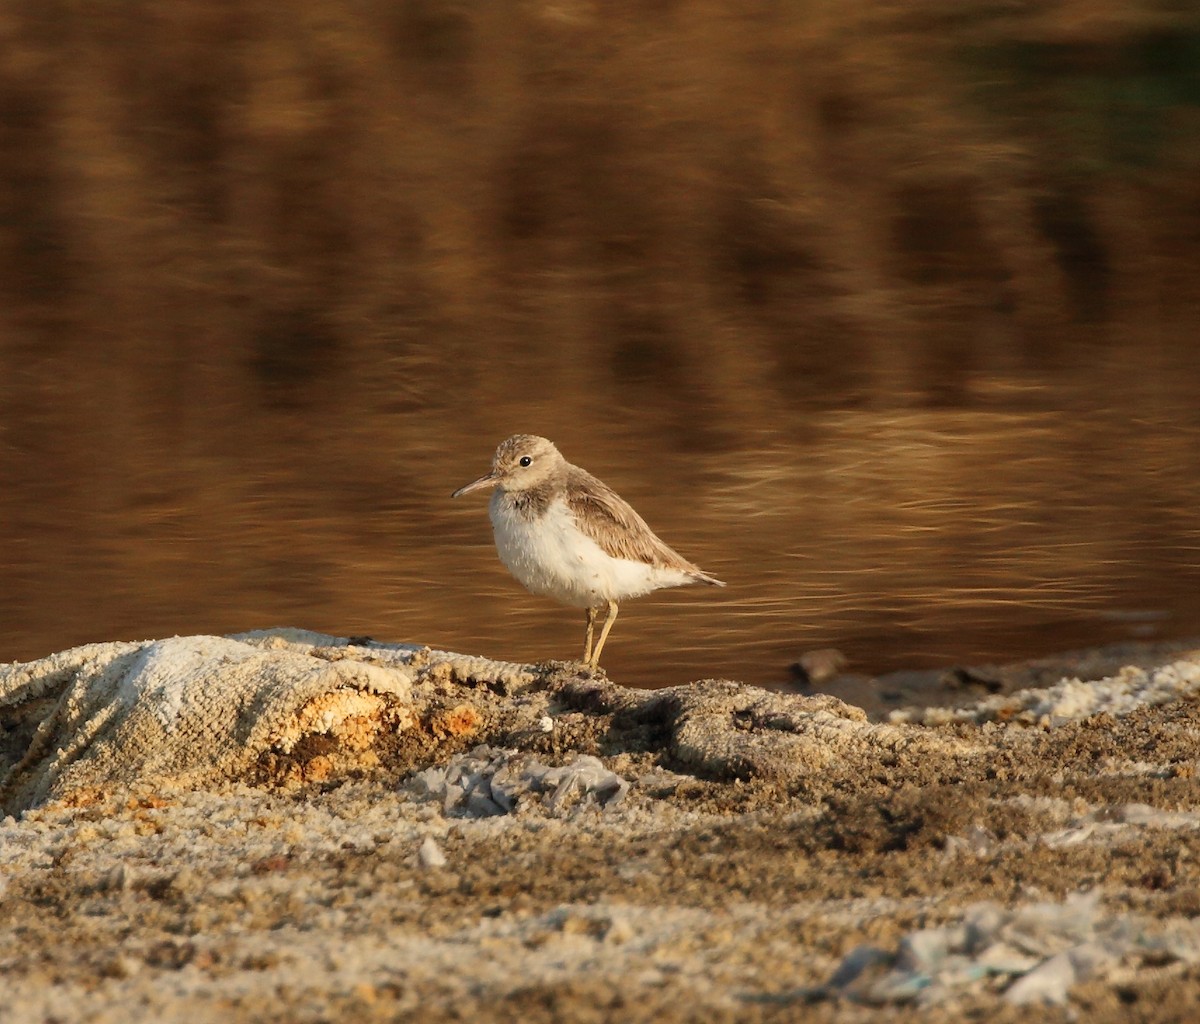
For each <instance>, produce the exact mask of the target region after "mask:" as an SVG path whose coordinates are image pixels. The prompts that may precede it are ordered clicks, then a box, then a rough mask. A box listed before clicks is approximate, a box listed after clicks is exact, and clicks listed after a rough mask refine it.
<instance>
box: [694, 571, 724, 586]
mask: <svg viewBox="0 0 1200 1024" xmlns="http://www.w3.org/2000/svg"><path fill="white" fill-rule="evenodd" d="M688 575H689V576H691V578H692V579H694V580H695V581H696V582H697V583H707V584H708V585H709V586H710V587H723V586H725V581H724V580H719V579H717V578H716V577H715V576H710V575H709V574H708V573H706V572H704V571H703V570H701V569H697V570H696V571H695V572H689V573H688Z"/></svg>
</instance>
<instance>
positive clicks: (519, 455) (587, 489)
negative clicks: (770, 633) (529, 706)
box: [454, 434, 725, 665]
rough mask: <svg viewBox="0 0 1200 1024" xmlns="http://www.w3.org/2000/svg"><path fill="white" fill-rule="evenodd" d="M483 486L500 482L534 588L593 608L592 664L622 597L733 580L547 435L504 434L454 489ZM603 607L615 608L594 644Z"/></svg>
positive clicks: (515, 561) (507, 525)
mask: <svg viewBox="0 0 1200 1024" xmlns="http://www.w3.org/2000/svg"><path fill="white" fill-rule="evenodd" d="M483 487H494V488H495V492H494V493H493V495H492V501H491V505H490V509H489V512H490V515H491V519H492V527H493V529H494V530H495V533H496V547H497V550H498V551H499V553H500V558H501V560H502V561H503V562H504V564H505V565H507V566H508V568H509V571H510V572H512V574H513V575H514V576H516V577H517V579H518V580H520V582H521V583H522V584H524V586H525V587H526V588H527V589H529V590H531V591H532V592H533V593H535V594H545V595H547V596H549V597H553V598H555V599H557V600H559V601H561V602H563V603H564V604H572V605H575V606H577V607H581V608H585V609H587V634H586V639H585V644H584V660H585V661H587V662H588V663H590V664H592V665H596V664H598V663H599V659H600V650H601V648H602V647H603V646H604V641H605V639H606V638H607V637H608V632H609V630H610V629H611V628H612V624H613V621H614V620H615V619H616V616H617V604H618V602H619V601H621V600H624V599H625V598H629V597H638V596H639V595H641V594H647V593H649V592H650V591H652V590H658V589H661V588H663V587H677V586H681V585H684V584H687V583H708V584H711V585H713V586H718V587H723V586H724V585H725V584H724V583H722V582H721V581H720V580H719V579H717V578H716V577H715V576H712V575H710V574H708V573H706V572H704V570H702V569H701V568H700V567H699V566H697V565H694V564H693V563H692V562H689V561H688V560H687V559H686V558H684V557H683V556H682V555H680V554H678V553H677V552H675V551H673V550H672V549H671V548H670V547H668V546H667V545H666V543H664V542H663V541H662V540H661V539H660V538H659V537H658V536H657V535H656V534H655V533H654V531H653V530H651V529H650V527H649V526H647V525H646V521H645V520H644V519H642V517H641V516H639V515H638V514H637V512H635V511H634V510H633V508H632V507H631V506H630V505H629V503H628V502H626V501H625V500H624V499H622V498H621V496H620V495H618V494H617V492H616V491H614V490H613V489H612V488H611V487H609V486H608V485H607V484H606V483H604V482H603V481H602V480H598V479H596V477H594V476H592V475H591V474H590V473H588V472H587V471H586V470H583V469H580V468H579V467H578V466H573V465H572V464H571V463H569V462H567V460H566V459H564V458H563V457H562V455H561V454H560V453H559V451H558V449H557V448H555V447H554V445H553V444H552V443H551V442H550V441H548V440H546V439H545V438H544V437H537V436H536V435H533V434H515V435H513V436H512V437H510V438H508V439H507V440H506V441H503V442H502V443H501V444H500V446H499V447H498V448H497V449H496V454H495V456H494V457H493V459H492V470H491V472H490V473H488V474H486V475H484V476H482V477H480V478H479V479H478V480H475V481H474V482H472V483H470V484H467V485H466V486H465V487H460V488H459V489H458V490H457V491H455V492H454V496H455V497H457V496H458V495H460V494H466V493H467V492H469V491H473V490H478V489H480V488H483ZM600 608H606V609H607V617H606V618H605V621H604V626H603V628H602V630H601V633H600V637H599V639H598V640H597V641H596V643H595V645H594V646H593V643H592V637H593V627H594V625H595V619H596V613H597V611H598V610H599V609H600Z"/></svg>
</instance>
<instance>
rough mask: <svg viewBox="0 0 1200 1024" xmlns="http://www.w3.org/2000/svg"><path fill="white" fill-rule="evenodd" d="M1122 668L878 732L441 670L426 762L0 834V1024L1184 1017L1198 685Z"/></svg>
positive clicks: (75, 813)
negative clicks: (464, 709) (496, 683)
mask: <svg viewBox="0 0 1200 1024" xmlns="http://www.w3.org/2000/svg"><path fill="white" fill-rule="evenodd" d="M1147 660H1148V661H1150V662H1154V661H1155V660H1156V659H1155V658H1142V661H1143V662H1146V661H1147ZM1157 660H1158V661H1161V662H1164V663H1166V662H1169V663H1170V665H1171V667H1170V668H1162V669H1159V670H1157V672H1155V671H1149V672H1145V671H1143V672H1133V671H1131V672H1129V673H1126V674H1125V675H1124V676H1115V677H1112V678H1109V679H1108V680H1106V681H1104V682H1097V683H1088V684H1081V685H1082V686H1083V688H1084V690H1085V691H1087V692H1088V693H1089V694H1090V695H1089V696H1088V697H1087V699H1081V697H1080V691H1079V690H1078V688H1076V689H1070V688H1066V689H1060V690H1055V689H1054V688H1053V685H1050V686H1045V687H1043V688H1042V689H1040V690H1038V691H1036V693H1035V694H1034V696H1032V697H1031V696H1030V693H1031V692H1032V691H1024V692H1022V691H1018V690H1016V689H1014V688H1013V685H1015V683H1014V684H1013V685H1007V684H1006V685H1005V686H992V685H990V684H989V687H990V689H992V690H994V691H998V693H999V695H998V696H997V694H996V693H993V694H992V695H991V696H987V695H984V694H982V693H981V694H978V695H974V696H973V695H972V694H970V693H967V694H964V695H962V696H963V698H964V699H962V700H960V702H959V703H960V706H961V708H962V709H965V710H960V712H959V713H958V714H955V715H949V714H943V715H941V716H940V717H939V716H928V715H926V716H923V715H922V713H919V712H918V713H914V714H912V715H910V718H911V719H913V720H910V721H907V722H902V721H898V720H897V721H896V722H894V723H893V724H890V725H889V724H873V723H871V722H868V721H867V720H866V719H865V718H864V717H863V716H861V714H859V715H857V716H856V715H855V714H854V713H853V709H848V710H847V712H846V713H845V714H842V713H840V712H838V711H837V708H836V707H835V706H834V705H829V706H828V708H827V709H824V710H822V709H821V706H820V701H819V700H818V701H817V703H816V704H814V705H811V708H815V709H816V710H813V711H812V714H813V715H814V716H815V717H814V718H811V719H805V722H807V723H808V724H805V722H801V721H800V712H799V711H798V710H797V709H798V708H800V707H802V705H799V704H788V703H786V701H788V700H801V701H802V700H804V698H788V697H783V696H780V697H779V698H778V699H779V700H780V701H784V703H780V704H774V703H771V701H770V700H766V701H764V700H761V699H760V698H759V696H756V695H761V694H762V691H752V690H750V688H736V687H733V686H732V684H719V683H698V684H695V687H694V688H693V690H694V692H695V693H696V694H701V695H704V696H703V700H699V698H697V700H698V702H697V703H694V704H693V705H689V706H686V707H685V706H684V704H685V703H686V701H684V698H683V697H677V698H676V697H673V698H670V700H669V699H668V698H666V697H661V698H658V700H657V703H655V702H654V700H652V699H651V695H646V694H639V693H634V692H632V691H622V690H621V689H620V688H619V687H613V686H611V684H608V683H606V682H605V681H604V680H602V679H599V680H579V679H576V680H574V681H571V680H570V679H568V678H566V677H565V676H564V675H563V673H562V672H561V671H560V672H559V675H558V676H556V677H555V679H554V680H552V681H551V682H550V683H547V684H546V685H542V684H541V683H539V684H537V685H534V686H531V688H530V689H529V690H528V692H526V693H525V694H523V695H514V694H511V693H510V694H507V695H506V694H500V693H495V692H492V691H490V690H486V689H485V688H481V687H480V686H478V685H477V683H474V684H472V683H470V682H467V681H464V680H462V679H458V678H455V677H454V676H453V675H452V674H450V675H446V674H445V673H443V675H444V676H445V678H442V679H441V681H440V683H439V686H440V687H441V688H442V689H441V692H442V700H443V704H444V705H445V706H446V707H453V706H457V707H461V706H465V705H471V706H474V707H477V708H478V709H479V714H480V718H479V723H478V725H477V727H473V728H472V729H469V730H467V731H466V732H465V733H464V734H463V735H460V736H453V737H451V736H449V734H448V733H446V729H447V728H448V727H447V726H446V722H447V721H448V719H447V718H446V717H445V715H444V713H443V714H442V717H441V718H440V719H438V721H440V722H442V729H443V734H444V735H443V737H442V740H443V741H444V742H443V743H442V745H441V746H437V745H436V744H434V745H431V744H432V740H431V738H430V736H429V734H428V731H427V730H426V731H425V732H422V730H420V729H418V730H417V731H416V733H414V736H413V737H410V740H408V741H406V742H405V743H397V744H396V745H395V746H393V747H392V748H390V749H389V748H388V747H387V746H386V744H384V745H378V748H377V750H376V755H377V759H378V763H377V764H376V766H375V767H373V768H371V769H370V770H366V769H362V770H358V769H353V770H346V771H338V772H332V773H331V772H329V771H328V770H327V768H328V765H329V764H330V763H332V762H331V761H330V756H331V755H330V752H329V751H328V750H322V751H318V750H315V749H311V750H309V751H308V752H307V753H305V752H304V751H302V750H301V751H293V753H292V755H290V757H289V758H277V759H276V760H275V761H272V762H270V763H266V762H260V764H259V769H258V772H257V775H256V777H255V778H253V779H244V780H230V781H227V782H224V783H222V784H217V785H211V786H208V787H204V788H194V787H189V786H176V785H171V784H160V783H158V782H155V781H153V780H143V781H142V782H140V783H139V782H136V781H135V782H132V783H130V782H127V781H125V782H122V783H121V784H120V785H115V786H112V787H100V788H97V789H91V790H79V791H77V792H75V793H74V794H73V795H67V796H66V797H63V798H61V799H57V800H54V801H51V802H48V803H44V804H43V805H41V806H38V807H35V808H33V809H31V810H27V811H25V812H24V813H22V814H19V815H17V816H10V817H8V818H6V819H5V820H4V821H3V822H2V823H0V867H2V871H3V874H2V875H0V879H2V881H0V964H2V965H3V974H4V978H5V983H4V1000H3V1005H4V1013H3V1017H4V1019H5V1020H6V1021H22V1022H23V1021H48V1020H71V1021H85V1020H86V1021H113V1022H116V1021H127V1020H129V1019H133V1018H137V1019H151V1018H154V1019H158V1020H161V1021H175V1020H185V1019H186V1020H187V1021H188V1022H190V1024H198V1022H201V1021H209V1020H212V1021H217V1020H220V1021H230V1020H247V1021H249V1020H281V1021H282V1020H288V1021H320V1020H333V1019H354V1020H393V1019H410V1018H411V1019H421V1020H424V1021H439V1020H471V1019H474V1020H512V1019H516V1018H517V1017H520V1018H522V1019H524V1020H526V1021H530V1022H541V1021H562V1020H571V1021H576V1020H578V1021H590V1020H619V1021H639V1020H646V1021H649V1020H655V1021H683V1020H687V1021H722V1020H781V1021H782V1020H795V1019H800V1018H803V1019H805V1020H828V1021H858V1020H885V1019H886V1020H891V1019H895V1018H896V1016H897V1014H900V1015H903V1016H908V1015H910V1014H911V1015H912V1017H913V1018H914V1019H915V1018H916V1017H918V1016H919V1017H920V1019H922V1020H934V1021H942V1020H944V1021H951V1020H953V1021H960V1020H963V1019H987V1020H999V1021H1005V1020H1012V1021H1016V1020H1025V1019H1027V1018H1028V1015H1029V1012H1030V1008H1029V1004H1030V1003H1032V1004H1034V1005H1037V1006H1039V1007H1044V1009H1039V1010H1038V1012H1039V1013H1040V1014H1042V1015H1043V1016H1044V1018H1045V1019H1060V1018H1061V1019H1064V1020H1065V1019H1068V1018H1069V1017H1070V1016H1071V1015H1073V1014H1085V1015H1086V1019H1088V1020H1089V1021H1110V1020H1111V1021H1117V1020H1121V1021H1126V1020H1129V1019H1131V1017H1132V1018H1133V1019H1137V1020H1142V1021H1169V1020H1179V1019H1184V1018H1186V1017H1187V1016H1188V1014H1190V1013H1191V1012H1193V1009H1194V1007H1195V1006H1196V1005H1197V1004H1198V1003H1200V931H1198V929H1197V926H1196V922H1197V920H1198V919H1200V884H1198V883H1200V868H1198V866H1197V863H1198V860H1200V782H1198V781H1197V778H1196V771H1195V768H1196V758H1197V744H1196V740H1195V737H1196V736H1197V735H1200V704H1198V703H1197V701H1196V699H1195V687H1196V686H1197V685H1200V682H1198V681H1200V666H1198V665H1197V663H1196V661H1195V660H1193V659H1192V658H1191V657H1189V656H1184V655H1180V654H1179V652H1178V651H1177V650H1172V651H1170V652H1169V653H1168V652H1165V651H1164V652H1162V654H1161V657H1160V658H1158V659H1157ZM1193 669H1195V673H1193ZM1013 680H1018V677H1017V676H1013V677H1012V680H1010V682H1012V681H1013ZM1089 688H1090V689H1089ZM1006 689H1007V694H1006V692H1005V690H1006ZM1006 696H1011V697H1012V699H1011V700H1010V701H1009V702H1008V703H1007V704H1006V703H1004V698H1005V697H1006ZM774 699H775V698H772V700H774ZM671 700H674V701H675V703H674V704H671ZM454 701H459V703H458V704H454V703H453V702H454ZM539 701H540V702H541V703H539ZM681 701H684V703H680V702H681ZM721 701H725V702H726V703H725V704H721V703H720V702H721ZM755 701H757V703H755ZM989 701H991V703H990V704H989V703H988V702H989ZM1039 701H1040V703H1039ZM714 702H715V703H714ZM730 702H732V703H730ZM518 703H523V705H524V710H523V711H522V715H521V717H520V721H521V722H522V723H525V725H523V726H522V729H525V731H524V732H521V731H520V730H518V729H515V728H513V727H512V726H513V722H514V721H515V719H512V718H508V719H506V718H505V717H504V714H502V713H501V712H500V710H498V709H500V708H502V707H504V706H511V705H513V704H518ZM835 704H836V702H835ZM735 705H736V706H735ZM803 706H804V707H809V706H808V705H803ZM689 707H690V710H689V709H688V708H689ZM843 707H844V706H843ZM705 708H707V709H709V711H711V716H710V719H711V721H713V722H725V725H727V727H728V730H729V732H728V736H729V737H733V739H729V740H728V742H726V740H724V739H721V738H720V736H721V735H724V734H718V733H717V732H713V731H712V730H711V728H710V727H709V726H705V728H706V729H709V731H708V732H706V733H705V736H706V737H707V739H706V740H705V743H707V744H709V745H708V746H706V747H705V750H707V751H708V753H709V754H711V753H712V751H713V750H716V749H718V748H719V749H720V750H721V751H723V753H722V754H721V757H723V758H724V760H723V761H722V760H721V759H720V758H719V757H718V758H715V759H713V758H712V757H710V759H709V761H707V762H704V763H703V764H701V760H702V759H697V757H689V756H688V754H687V751H686V749H685V747H684V746H683V744H684V739H681V737H685V738H686V736H692V735H695V733H694V732H693V733H689V732H688V731H687V730H688V729H693V730H694V729H695V728H696V723H697V722H699V721H701V720H702V719H703V720H704V721H709V720H710V719H706V718H704V714H708V713H709V712H708V711H705V712H704V713H703V714H702V713H701V712H702V709H705ZM712 709H716V710H715V711H714V710H712ZM722 709H724V710H722ZM781 709H782V710H781ZM972 709H974V710H973V711H972ZM443 710H444V709H443ZM810 710H811V709H810ZM425 711H426V712H428V707H426V708H425ZM727 712H728V713H727ZM806 713H807V712H806ZM530 715H532V716H533V717H532V718H530ZM656 716H657V717H656ZM788 716H791V717H788ZM897 717H898V718H899V717H902V716H897ZM543 719H545V720H548V721H549V725H545V724H544V722H543ZM432 720H433V719H432V717H430V715H429V714H428V713H426V715H425V717H424V718H423V719H422V722H423V723H425V724H428V723H429V722H430V721H432ZM726 720H727V721H726ZM530 721H532V722H533V723H534V725H533V726H532V727H531V728H529V727H528V723H529V722H530ZM813 721H817V722H818V723H824V724H823V725H821V729H818V730H817V731H816V732H813V733H811V734H810V733H808V732H806V731H805V729H808V728H809V727H810V726H811V722H813ZM539 723H541V724H540V725H539ZM5 726H6V729H7V730H8V732H7V733H6V735H8V736H9V738H10V739H11V736H12V734H13V731H14V729H15V726H14V725H13V723H12V722H11V721H6V723H5ZM834 728H836V729H840V730H841V732H840V733H837V734H836V735H838V736H842V737H843V739H840V740H839V739H831V738H830V737H831V736H833V735H835V734H834V733H832V732H829V731H828V730H830V729H834ZM505 729H508V732H505V731H504V730H505ZM822 730H826V731H822ZM417 734H420V736H418V735H417ZM739 736H745V737H748V738H749V740H750V741H752V742H753V743H754V744H756V746H754V748H753V750H754V751H757V752H758V753H757V754H754V753H753V752H752V754H751V755H747V754H746V750H747V749H748V748H745V747H741V746H738V737H739ZM418 739H420V742H417V740H418ZM505 740H507V741H508V742H503V741H505ZM514 741H515V742H514ZM779 742H786V743H787V744H790V745H787V746H783V747H780V746H779V745H778V744H779ZM481 743H484V744H487V746H485V747H483V748H482V749H481V748H480V746H479V745H480V744H481ZM422 744H423V745H422ZM714 744H715V745H714ZM722 744H725V745H724V746H722ZM11 748H12V745H11V744H10V746H9V748H6V749H10V752H11ZM422 751H423V753H422ZM814 751H816V752H817V753H813V752H814ZM760 754H761V755H763V758H764V759H763V760H761V761H756V760H755V757H757V756H759V755H760ZM581 756H583V757H584V760H582V761H581V760H580V757H581ZM593 756H594V757H596V758H598V759H599V760H598V761H592V760H588V758H590V757H593ZM304 757H307V758H308V762H307V763H308V764H309V765H310V767H311V766H314V765H316V764H317V763H318V759H319V758H323V759H324V761H323V762H321V763H322V764H323V765H324V766H325V768H324V769H323V770H322V771H309V772H308V777H307V778H306V776H305V772H304V771H303V770H299V771H298V770H296V769H297V763H298V760H297V759H301V760H302V759H303V758H304ZM739 758H740V760H739ZM772 758H774V759H776V760H772ZM806 758H810V759H811V758H816V760H811V761H806V760H805V759H806ZM788 759H791V760H788ZM284 761H286V762H287V764H284V763H283V762H284ZM785 762H786V763H787V764H792V765H794V766H796V765H798V766H800V768H802V769H804V770H797V771H790V770H786V771H785V770H776V769H777V768H778V766H779V765H780V764H784V763H785ZM810 763H811V767H810V768H804V766H805V765H806V764H810ZM772 765H774V766H775V767H774V768H772V767H771V766H772ZM430 766H432V767H430ZM572 766H574V767H572ZM722 766H723V767H722ZM764 766H766V770H760V769H762V768H763V767H764ZM7 767H8V768H9V769H11V767H12V765H11V764H9V765H8V766H7ZM555 767H560V768H563V769H564V770H563V771H560V772H559V773H558V774H553V772H552V769H554V768H555ZM414 772H416V773H417V774H414ZM322 774H324V775H325V777H324V778H323V779H321V778H318V777H317V776H320V775H322ZM1039 972H1040V973H1039ZM1064 972H1065V973H1064ZM1029 979H1032V981H1030V980H1029ZM1022 984H1024V986H1025V988H1024V989H1022V988H1021V987H1020V986H1021V985H1022Z"/></svg>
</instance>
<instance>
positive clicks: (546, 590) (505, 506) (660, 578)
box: [488, 491, 695, 608]
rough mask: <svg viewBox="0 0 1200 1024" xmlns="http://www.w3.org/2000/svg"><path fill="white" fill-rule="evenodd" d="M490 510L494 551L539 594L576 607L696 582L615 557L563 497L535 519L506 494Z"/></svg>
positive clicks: (496, 495)
mask: <svg viewBox="0 0 1200 1024" xmlns="http://www.w3.org/2000/svg"><path fill="white" fill-rule="evenodd" d="M488 513H489V515H490V516H491V520H492V529H493V530H494V531H495V534H496V550H497V552H499V554H500V561H502V562H503V563H504V564H505V565H506V566H507V567H508V571H509V572H511V573H512V574H513V575H514V576H515V577H516V578H517V579H518V580H519V581H520V582H521V584H522V585H523V586H524V587H525V588H526V589H527V590H529V591H531V592H532V593H535V594H543V595H545V596H547V597H552V598H554V599H555V600H557V601H560V602H562V603H563V604H568V605H573V606H575V607H577V608H593V607H596V606H598V605H602V604H604V603H605V602H606V601H623V600H624V599H625V598H629V597H639V596H641V595H642V594H648V593H650V592H651V591H652V590H658V589H660V588H662V587H678V586H681V585H682V584H685V583H693V582H695V581H694V580H693V579H692V578H691V577H689V576H688V575H686V574H685V573H682V572H680V571H679V570H677V569H660V568H656V567H655V566H652V565H647V564H646V563H645V562H635V561H631V560H630V559H627V558H613V557H612V556H611V555H608V554H605V552H604V550H603V549H602V548H601V547H600V545H599V544H597V543H596V542H595V541H594V540H592V539H591V538H590V537H588V536H587V535H585V534H583V533H581V532H580V530H579V529H578V527H576V525H575V520H574V518H573V517H572V515H571V512H570V510H569V509H568V507H567V503H566V502H565V501H564V500H562V498H556V499H554V500H553V501H552V502H551V503H550V505H549V506H548V507H547V508H546V510H545V513H544V514H543V515H542V516H540V517H539V518H537V519H527V518H526V517H525V516H523V515H522V514H521V513H519V512H517V511H515V510H514V509H513V508H512V506H511V505H510V504H509V503H508V502H507V501H506V499H505V496H504V494H503V493H502V492H500V491H496V492H495V493H493V495H492V501H491V505H490V506H489V509H488Z"/></svg>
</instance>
